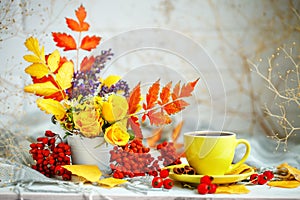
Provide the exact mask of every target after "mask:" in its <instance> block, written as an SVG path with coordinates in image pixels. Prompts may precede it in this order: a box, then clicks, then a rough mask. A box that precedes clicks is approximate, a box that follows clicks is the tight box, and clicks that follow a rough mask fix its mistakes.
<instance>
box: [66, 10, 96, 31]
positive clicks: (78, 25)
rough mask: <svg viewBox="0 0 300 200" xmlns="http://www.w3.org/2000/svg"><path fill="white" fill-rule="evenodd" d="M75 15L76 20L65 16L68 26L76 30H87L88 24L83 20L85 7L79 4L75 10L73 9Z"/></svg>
mask: <svg viewBox="0 0 300 200" xmlns="http://www.w3.org/2000/svg"><path fill="white" fill-rule="evenodd" d="M75 14H76V17H77V19H78V22H77V21H76V20H74V19H70V18H66V23H67V25H68V27H69V28H70V29H71V30H73V31H77V32H82V31H88V30H89V27H90V25H89V24H88V23H87V22H84V20H85V18H86V11H85V8H84V7H83V6H82V5H81V6H80V7H79V8H78V9H77V10H76V11H75Z"/></svg>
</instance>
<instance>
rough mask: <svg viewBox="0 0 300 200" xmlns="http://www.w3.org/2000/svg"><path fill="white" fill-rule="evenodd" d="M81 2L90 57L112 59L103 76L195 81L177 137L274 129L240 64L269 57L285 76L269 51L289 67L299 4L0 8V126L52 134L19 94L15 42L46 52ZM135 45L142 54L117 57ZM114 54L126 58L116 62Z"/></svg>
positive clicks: (161, 0) (33, 2) (95, 0)
mask: <svg viewBox="0 0 300 200" xmlns="http://www.w3.org/2000/svg"><path fill="white" fill-rule="evenodd" d="M81 4H83V5H84V6H85V8H86V10H87V21H88V22H89V23H90V25H91V28H90V31H89V34H90V35H91V34H96V35H100V36H101V37H102V42H103V45H100V47H99V48H98V49H97V50H98V51H99V50H101V49H102V48H103V49H106V48H110V47H112V48H113V51H114V52H115V53H116V55H119V56H120V57H117V58H116V59H115V60H114V61H113V62H112V64H111V65H109V67H108V69H107V71H105V74H104V76H106V75H107V74H109V73H117V74H120V75H122V76H123V77H124V79H126V80H127V81H128V82H129V83H130V84H131V86H132V87H133V86H134V84H135V83H137V81H142V82H143V83H144V85H145V86H148V85H149V84H150V83H152V82H153V81H156V80H157V79H159V78H160V79H161V81H162V82H164V83H166V82H168V81H169V80H172V81H173V82H174V83H176V82H177V81H178V80H182V81H191V80H193V79H195V78H197V77H200V78H201V80H200V82H199V83H198V86H197V88H196V91H195V94H194V98H192V99H191V104H192V105H191V106H190V107H189V108H188V109H187V110H186V111H185V112H183V114H182V115H179V117H178V119H177V120H181V119H184V120H185V125H184V128H183V131H191V130H195V129H206V128H211V129H220V128H223V129H226V130H231V131H235V132H237V133H238V134H239V136H240V137H246V136H247V137H248V136H249V135H250V136H254V137H256V136H257V135H271V134H272V131H275V130H279V131H280V130H281V129H280V128H278V126H277V125H276V121H274V120H273V121H272V123H273V125H272V123H270V118H266V117H265V116H264V111H263V106H264V105H268V106H270V107H271V108H272V109H274V111H275V112H276V111H277V110H276V109H275V108H276V104H275V103H274V102H275V101H274V95H273V94H272V93H271V92H269V90H268V89H267V85H266V83H265V82H264V81H263V80H262V79H261V78H260V77H259V76H258V75H257V74H256V73H254V72H251V70H250V69H251V68H253V67H252V66H251V65H250V64H249V62H248V61H247V60H250V61H252V62H254V63H261V64H260V66H261V68H262V69H263V72H264V73H266V72H267V58H269V57H271V56H272V54H274V55H276V56H277V57H278V59H276V62H278V63H280V67H283V68H281V69H280V70H283V71H285V70H286V69H287V68H289V67H290V66H291V63H290V62H287V61H286V60H285V56H284V54H283V53H282V51H279V54H278V55H277V54H276V53H277V48H278V47H281V46H285V47H286V49H289V48H291V47H292V48H293V53H292V55H293V56H294V57H295V58H296V59H297V62H298V63H299V57H298V58H297V55H298V56H299V52H300V51H299V43H300V41H299V40H300V37H299V30H300V28H299V27H300V19H299V16H298V17H297V14H295V12H293V9H298V12H299V8H300V1H296V0H294V1H285V0H277V1H266V0H265V1H259V0H254V1H250V0H249V1H229V0H228V1H215V0H203V1H201V0H186V1H185V0H174V1H171V0H153V1H146V0H139V1H135V0H126V1H122V0H112V1H104V0H89V1H77V0H75V1H66V0H63V1H61V0H59V1H58V0H52V1H38V0H29V1H22V0H18V1H17V0H15V1H13V2H11V1H8V0H4V1H1V3H0V9H1V11H0V20H1V24H0V28H1V29H0V60H1V62H0V70H1V71H0V103H1V104H0V106H1V109H0V119H1V123H0V127H1V128H3V129H6V130H11V131H13V132H14V133H15V134H16V135H19V134H21V135H25V136H30V135H37V134H41V133H42V132H43V131H44V130H46V129H48V128H51V129H54V130H55V129H57V127H55V126H54V125H52V124H51V122H50V117H51V116H49V115H46V114H44V113H43V112H41V111H40V110H39V109H38V108H37V106H36V104H35V102H34V101H35V99H36V97H34V96H33V95H30V94H25V93H24V92H23V87H24V86H25V85H27V84H29V83H30V78H29V76H28V75H27V74H25V73H24V69H25V68H26V67H27V66H28V64H27V63H26V62H25V61H24V60H23V59H22V57H23V55H24V54H25V53H26V49H25V47H24V45H23V43H24V41H25V39H26V38H27V37H29V36H35V37H37V38H39V40H40V42H41V44H43V45H45V51H46V52H49V53H50V52H52V51H53V50H54V49H55V44H54V42H53V40H52V39H51V32H52V31H54V32H68V31H69V30H68V29H67V26H66V24H65V20H64V18H65V17H69V18H74V17H75V15H74V10H75V9H77V8H78V7H79V6H80V5H81ZM144 28H147V29H146V30H147V31H145V29H144ZM155 30H156V31H157V30H158V33H157V32H155ZM160 31H162V32H163V33H162V32H160ZM144 33H145V34H144ZM156 36H157V37H158V36H159V37H160V38H156ZM174 41H175V42H174ZM136 44H140V46H141V47H144V48H140V49H138V50H135V51H133V52H126V51H128V50H131V48H133V47H134V45H136ZM147 47H152V48H151V49H149V48H147ZM162 47H164V48H167V49H165V50H168V51H165V50H162V49H161V48H162ZM122 52H126V54H124V55H120V53H122ZM96 53H97V51H96V52H94V54H96ZM260 58H262V59H263V60H262V62H259V59H260ZM191 61H192V63H196V65H195V66H193V65H192V63H190V62H191ZM274 64H276V63H274ZM279 84H280V82H279ZM225 104H226V111H224V106H223V105H225ZM287 110H288V114H289V117H291V121H292V122H293V124H294V125H295V126H296V127H299V123H300V122H299V121H300V120H299V107H298V108H297V106H296V107H295V106H294V105H291V107H290V108H288V109H287ZM212 117H213V118H212ZM176 122H178V121H176ZM175 124H176V123H175ZM298 136H299V134H298ZM297 138H299V137H297ZM293 141H294V142H295V141H296V143H297V142H299V141H297V140H295V139H293V140H291V142H293Z"/></svg>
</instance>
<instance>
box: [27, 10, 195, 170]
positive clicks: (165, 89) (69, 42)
mask: <svg viewBox="0 0 300 200" xmlns="http://www.w3.org/2000/svg"><path fill="white" fill-rule="evenodd" d="M75 14H76V17H77V19H76V20H75V19H70V18H66V23H67V26H68V28H69V29H71V30H72V31H74V32H76V33H78V37H77V38H78V41H76V40H75V39H74V37H73V36H72V35H69V34H66V33H59V32H52V36H53V40H54V42H56V46H57V47H59V48H62V49H63V50H64V51H73V52H75V57H76V59H75V60H69V59H68V58H66V57H63V56H61V53H60V52H59V51H58V50H54V51H53V52H52V53H50V54H48V55H46V54H45V52H44V51H45V50H44V47H43V46H40V44H39V41H38V39H36V38H34V37H29V38H28V39H27V40H26V41H25V46H26V47H27V49H28V50H29V51H30V52H31V54H28V55H25V56H24V59H25V60H26V61H28V62H29V63H31V64H30V65H29V66H28V67H27V68H26V69H25V72H26V73H27V74H29V75H30V76H31V78H32V82H33V83H32V84H30V85H27V86H25V87H24V91H25V92H28V93H33V94H35V95H37V96H40V98H38V99H37V101H36V103H37V105H38V107H39V108H40V109H41V110H43V111H45V112H46V113H48V114H51V115H52V116H53V117H52V121H53V122H55V123H58V124H59V125H60V126H61V127H62V128H63V129H64V130H65V132H66V135H67V136H69V137H68V138H69V139H70V141H69V142H70V143H72V141H71V139H72V138H73V139H74V138H76V137H75V136H80V137H77V138H79V139H80V140H79V141H80V142H81V143H82V140H83V139H88V140H89V141H88V142H87V143H86V144H87V145H85V147H88V146H92V150H93V151H95V152H98V153H93V155H96V157H98V156H100V155H101V154H103V155H104V154H105V155H107V156H108V157H106V158H105V159H104V160H108V161H105V163H104V164H103V166H104V167H105V166H108V165H109V153H108V151H110V150H111V149H112V148H113V146H118V147H120V146H126V145H128V143H129V141H131V140H132V139H133V138H136V139H142V138H143V136H142V130H141V122H144V121H146V120H147V119H148V120H149V121H150V124H151V125H163V124H169V123H171V121H172V120H171V117H170V115H173V114H176V113H178V112H180V111H182V110H183V109H184V108H185V107H186V106H188V103H187V102H186V101H185V100H184V98H185V97H189V96H191V95H192V92H193V90H194V87H195V85H196V84H197V82H198V79H196V80H195V81H192V82H189V83H187V84H181V83H180V82H178V83H177V84H176V85H175V86H174V87H173V88H172V83H171V82H170V83H168V84H166V85H165V86H162V87H161V84H160V81H159V80H158V81H156V82H155V83H153V84H152V85H151V87H150V88H149V90H148V92H147V94H146V98H145V102H142V99H143V98H142V95H141V88H140V83H138V84H137V85H136V86H135V87H134V88H133V89H132V90H129V86H128V84H127V82H126V81H124V80H122V79H121V77H120V76H117V75H110V76H108V77H101V71H102V69H103V68H104V67H105V64H106V62H107V61H109V60H110V59H111V57H112V56H113V53H112V52H111V50H110V49H109V50H103V51H101V54H100V55H97V56H94V55H93V56H90V57H88V56H85V57H84V58H83V59H82V60H81V61H80V59H79V53H80V52H81V51H91V50H92V49H95V48H96V47H97V46H98V45H99V43H100V40H101V38H100V37H98V36H88V35H86V36H84V37H82V36H83V33H84V32H87V31H88V30H89V26H90V25H89V24H88V23H87V22H86V21H85V19H86V15H87V13H86V11H85V8H84V7H83V6H82V5H81V6H80V7H79V8H78V9H77V10H76V11H75ZM139 116H141V118H139ZM99 139H100V140H102V141H104V142H101V141H100V140H99ZM98 140H99V141H98ZM94 141H96V142H95V145H91V143H92V142H94ZM73 143H74V144H73V145H71V147H72V156H74V155H73V154H75V151H76V147H78V146H79V142H78V141H77V142H73ZM102 143H107V144H109V145H101V144H102ZM95 146H100V147H101V146H103V148H108V149H106V150H105V151H106V152H105V153H99V152H100V150H99V149H98V148H94V147H95ZM100 147H99V148H100ZM90 150H91V149H90ZM78 151H79V152H82V151H84V149H83V148H81V149H78ZM81 158H85V156H81ZM72 159H73V163H78V162H81V161H78V162H76V159H74V158H72ZM98 161H99V159H98ZM82 162H83V161H82ZM86 162H89V163H86V164H94V163H92V162H93V161H89V160H88V161H86ZM80 164H84V163H80Z"/></svg>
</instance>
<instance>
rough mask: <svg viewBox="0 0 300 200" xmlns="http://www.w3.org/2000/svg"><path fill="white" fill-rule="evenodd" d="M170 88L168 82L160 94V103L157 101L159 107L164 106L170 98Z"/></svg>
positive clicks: (170, 83) (170, 84)
mask: <svg viewBox="0 0 300 200" xmlns="http://www.w3.org/2000/svg"><path fill="white" fill-rule="evenodd" d="M171 86H172V82H169V83H168V84H167V85H165V86H164V87H163V88H162V90H161V93H160V95H159V96H160V101H158V104H159V105H164V104H166V103H168V102H169V100H170V96H171V90H170V89H171Z"/></svg>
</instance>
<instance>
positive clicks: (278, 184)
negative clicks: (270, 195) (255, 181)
mask: <svg viewBox="0 0 300 200" xmlns="http://www.w3.org/2000/svg"><path fill="white" fill-rule="evenodd" d="M268 186H272V187H281V188H297V187H299V186H300V182H299V181H270V182H269V183H268Z"/></svg>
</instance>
